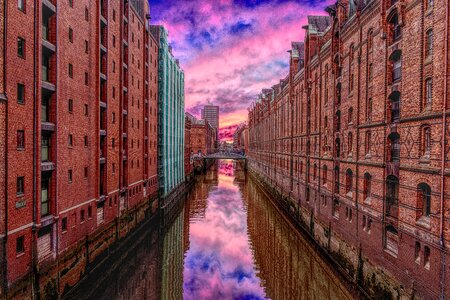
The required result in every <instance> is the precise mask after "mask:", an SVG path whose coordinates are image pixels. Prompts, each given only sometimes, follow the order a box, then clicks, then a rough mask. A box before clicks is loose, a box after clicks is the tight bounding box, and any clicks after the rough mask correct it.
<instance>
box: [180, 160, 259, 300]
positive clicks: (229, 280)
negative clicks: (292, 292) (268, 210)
mask: <svg viewBox="0 0 450 300" xmlns="http://www.w3.org/2000/svg"><path fill="white" fill-rule="evenodd" d="M229 166H231V168H232V167H233V164H232V162H229V163H221V165H220V167H219V170H218V172H219V182H218V186H217V188H216V189H214V190H212V191H211V192H210V194H209V196H208V199H207V202H208V206H207V207H208V208H207V211H206V215H205V218H204V219H200V220H199V219H196V220H191V224H190V231H189V234H190V248H189V251H188V252H187V253H186V257H185V267H184V298H185V299H263V298H264V291H263V289H262V288H261V286H260V279H259V278H258V277H257V275H256V273H255V271H254V265H253V259H252V253H251V250H250V248H249V244H248V236H247V215H246V213H245V211H244V209H243V202H242V196H241V194H240V191H239V188H238V187H237V186H236V185H234V184H233V180H234V178H233V177H231V176H230V175H228V174H227V172H226V171H225V172H224V171H223V170H224V169H225V170H227V169H228V168H229ZM221 171H222V172H221Z"/></svg>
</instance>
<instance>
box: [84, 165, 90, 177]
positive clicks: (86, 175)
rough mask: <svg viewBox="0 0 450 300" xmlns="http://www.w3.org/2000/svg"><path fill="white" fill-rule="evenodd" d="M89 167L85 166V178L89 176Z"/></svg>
mask: <svg viewBox="0 0 450 300" xmlns="http://www.w3.org/2000/svg"><path fill="white" fill-rule="evenodd" d="M88 174H89V172H88V167H84V178H88Z"/></svg>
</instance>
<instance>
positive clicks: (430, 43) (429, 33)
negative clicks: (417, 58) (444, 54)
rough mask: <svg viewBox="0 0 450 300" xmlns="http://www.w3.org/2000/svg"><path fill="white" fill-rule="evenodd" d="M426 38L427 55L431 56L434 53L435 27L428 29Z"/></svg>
mask: <svg viewBox="0 0 450 300" xmlns="http://www.w3.org/2000/svg"><path fill="white" fill-rule="evenodd" d="M425 38H426V40H425V57H431V56H432V55H433V29H430V30H428V31H427V33H426V37H425Z"/></svg>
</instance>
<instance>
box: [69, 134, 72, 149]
mask: <svg viewBox="0 0 450 300" xmlns="http://www.w3.org/2000/svg"><path fill="white" fill-rule="evenodd" d="M68 143H69V147H73V135H71V134H69V141H68Z"/></svg>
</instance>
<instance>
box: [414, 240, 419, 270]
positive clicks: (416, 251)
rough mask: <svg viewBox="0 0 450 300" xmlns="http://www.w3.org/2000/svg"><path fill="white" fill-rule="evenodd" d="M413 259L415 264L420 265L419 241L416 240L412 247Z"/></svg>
mask: <svg viewBox="0 0 450 300" xmlns="http://www.w3.org/2000/svg"><path fill="white" fill-rule="evenodd" d="M414 261H415V262H416V264H418V265H420V243H419V242H416V245H415V247H414Z"/></svg>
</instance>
